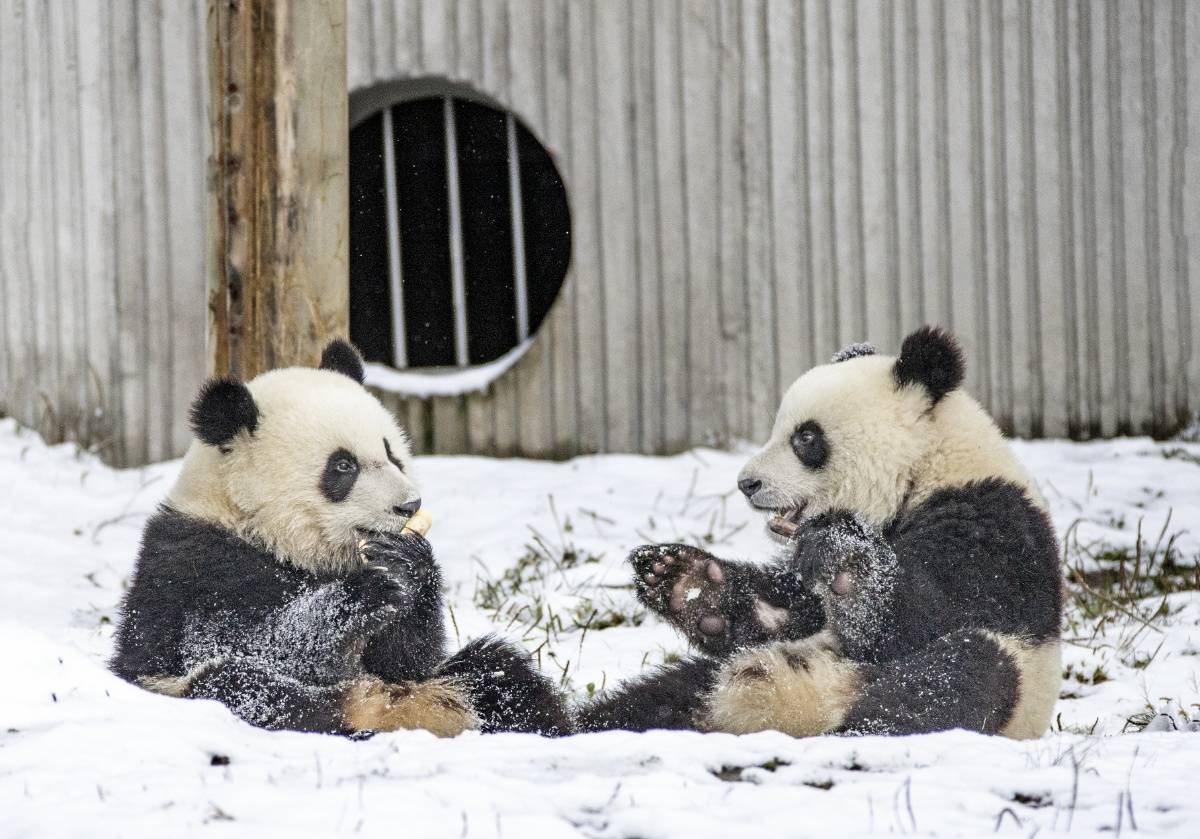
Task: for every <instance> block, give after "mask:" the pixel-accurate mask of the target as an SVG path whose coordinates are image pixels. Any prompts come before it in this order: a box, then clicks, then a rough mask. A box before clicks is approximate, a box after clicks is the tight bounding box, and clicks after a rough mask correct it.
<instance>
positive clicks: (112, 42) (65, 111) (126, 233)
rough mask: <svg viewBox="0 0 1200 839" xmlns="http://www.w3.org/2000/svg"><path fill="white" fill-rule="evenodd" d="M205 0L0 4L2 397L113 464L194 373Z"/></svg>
mask: <svg viewBox="0 0 1200 839" xmlns="http://www.w3.org/2000/svg"><path fill="white" fill-rule="evenodd" d="M202 6H203V4H202V3H201V4H196V3H192V2H178V1H177V0H161V2H159V1H158V0H113V2H107V1H106V2H103V3H100V2H93V0H77V2H67V0H63V2H59V0H54V2H43V0H0V295H2V296H0V351H2V352H3V359H2V360H0V375H2V376H3V382H2V384H0V408H2V409H3V410H4V411H5V412H7V413H9V414H12V415H13V416H16V417H17V418H18V419H20V420H21V421H22V422H24V423H27V424H29V425H32V426H34V427H36V428H38V429H39V430H40V431H42V433H43V434H45V435H46V436H47V437H48V438H49V439H51V440H55V441H57V440H61V439H64V438H66V439H76V440H83V441H86V442H87V443H88V444H89V445H91V446H94V447H95V448H96V449H97V450H98V451H100V452H101V453H102V454H103V455H104V456H105V457H106V458H108V459H111V460H114V461H116V462H120V463H142V462H145V461H147V460H156V459H161V458H164V457H168V456H171V455H174V454H177V453H179V452H181V451H182V450H183V448H184V447H186V444H187V441H188V440H189V439H190V438H189V432H188V430H187V422H186V410H185V408H186V406H187V405H188V402H189V401H190V399H191V398H192V396H193V394H194V392H195V390H196V387H197V386H198V384H199V382H200V381H201V380H202V378H203V375H204V369H205V354H204V328H205V327H204V324H205V311H204V306H205V295H204V265H203V260H204V216H205V199H204V166H205V163H204V157H205V149H204V142H205V140H204V137H205V131H204V126H205V125H206V119H205V116H204V110H205V106H204V95H203V94H204V85H205V80H204V64H203V63H202V57H203V54H204V53H203V47H204V43H203V38H204V28H203V27H204V17H203V9H202Z"/></svg>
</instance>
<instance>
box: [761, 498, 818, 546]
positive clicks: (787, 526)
mask: <svg viewBox="0 0 1200 839" xmlns="http://www.w3.org/2000/svg"><path fill="white" fill-rule="evenodd" d="M807 506H808V505H807V504H800V505H799V506H796V507H790V508H788V509H784V510H776V511H775V512H774V513H773V514H772V515H771V517H770V518H769V519H767V527H768V528H769V529H770V530H771V532H772V533H774V534H775V535H776V536H782V537H783V538H784V539H791V538H792V537H793V536H795V535H796V531H797V530H799V529H800V520H801V518H802V517H803V516H804V508H805V507H807Z"/></svg>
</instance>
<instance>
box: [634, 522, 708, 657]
mask: <svg viewBox="0 0 1200 839" xmlns="http://www.w3.org/2000/svg"><path fill="white" fill-rule="evenodd" d="M629 559H630V562H631V563H632V564H633V567H634V572H635V575H636V577H637V589H638V595H639V597H640V598H641V600H642V602H643V603H645V604H646V605H647V606H649V607H650V608H652V609H654V610H655V611H657V612H658V613H659V614H661V615H663V617H665V618H667V619H668V620H670V621H672V622H673V623H675V624H677V625H679V626H680V628H681V629H683V630H684V631H685V632H686V633H687V634H688V635H690V636H693V637H695V638H698V639H706V638H714V639H715V638H719V637H720V636H723V635H724V634H725V633H726V631H727V630H728V628H729V621H728V620H727V619H726V617H725V615H724V614H722V604H721V591H722V589H723V587H724V585H725V569H724V568H722V567H721V563H720V561H719V560H718V559H716V557H714V556H712V555H711V554H709V553H706V552H705V551H702V550H700V549H699V548H693V547H690V546H687V545H649V546H646V547H644V548H639V549H637V550H635V551H634V552H633V553H632V554H630V557H629Z"/></svg>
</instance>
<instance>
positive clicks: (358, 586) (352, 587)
mask: <svg viewBox="0 0 1200 839" xmlns="http://www.w3.org/2000/svg"><path fill="white" fill-rule="evenodd" d="M342 587H343V589H344V591H345V593H346V602H347V606H348V611H349V615H348V618H349V619H350V620H351V621H352V622H353V621H359V622H363V623H365V624H368V625H369V626H368V627H367V628H371V627H378V626H382V624H383V623H385V622H386V621H387V620H389V619H390V618H392V617H394V616H395V615H397V614H399V613H403V612H407V611H408V610H409V609H410V608H411V607H412V603H413V600H414V591H413V587H412V585H411V583H410V582H409V581H407V580H405V579H404V577H403V576H402V575H399V574H396V573H394V572H393V571H392V570H391V569H390V568H388V567H387V566H386V565H378V564H377V565H366V566H364V567H362V568H360V569H358V570H356V571H354V572H353V573H351V574H350V575H348V576H347V577H346V578H345V579H344V580H343V581H342Z"/></svg>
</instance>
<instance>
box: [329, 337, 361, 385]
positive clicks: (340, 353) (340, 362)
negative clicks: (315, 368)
mask: <svg viewBox="0 0 1200 839" xmlns="http://www.w3.org/2000/svg"><path fill="white" fill-rule="evenodd" d="M321 369H322V370H332V371H333V372H335V373H341V374H342V375H344V376H349V377H350V378H352V379H354V381H356V382H358V383H359V384H360V385H361V384H362V383H363V382H364V381H366V378H367V375H366V373H364V372H363V360H362V356H361V355H359V354H358V350H356V349H354V345H353V344H351V343H350V342H349V341H343V340H342V339H341V338H334V339H333V340H332V341H330V342H329V345H328V346H327V347H325V351H324V352H323V353H321Z"/></svg>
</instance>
